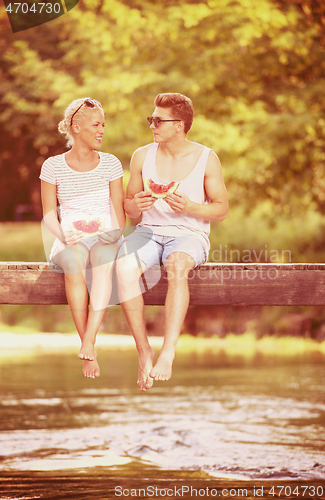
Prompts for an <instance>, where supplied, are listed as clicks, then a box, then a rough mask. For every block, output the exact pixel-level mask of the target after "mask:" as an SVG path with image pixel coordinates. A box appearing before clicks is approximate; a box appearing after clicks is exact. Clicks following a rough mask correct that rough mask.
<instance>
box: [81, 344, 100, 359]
mask: <svg viewBox="0 0 325 500" xmlns="http://www.w3.org/2000/svg"><path fill="white" fill-rule="evenodd" d="M78 358H79V359H88V360H89V361H93V360H94V359H96V353H95V347H94V344H93V343H92V342H87V341H85V340H84V341H83V342H82V344H81V348H80V351H79V353H78Z"/></svg>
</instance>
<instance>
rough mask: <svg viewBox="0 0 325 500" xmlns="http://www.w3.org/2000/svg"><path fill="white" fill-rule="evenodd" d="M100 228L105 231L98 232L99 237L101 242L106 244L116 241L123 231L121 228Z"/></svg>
mask: <svg viewBox="0 0 325 500" xmlns="http://www.w3.org/2000/svg"><path fill="white" fill-rule="evenodd" d="M100 229H101V230H102V231H103V232H102V233H99V234H98V239H99V241H100V242H101V243H104V244H106V245H111V244H112V243H116V242H117V241H118V240H119V239H120V238H121V236H122V231H121V230H120V229H105V228H100Z"/></svg>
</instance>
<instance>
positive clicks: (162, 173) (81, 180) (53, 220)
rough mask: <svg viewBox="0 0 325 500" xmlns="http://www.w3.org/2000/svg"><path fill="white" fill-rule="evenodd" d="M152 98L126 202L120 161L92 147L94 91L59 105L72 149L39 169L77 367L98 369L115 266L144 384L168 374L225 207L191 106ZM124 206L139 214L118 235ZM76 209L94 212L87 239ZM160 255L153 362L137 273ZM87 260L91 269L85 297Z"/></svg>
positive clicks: (99, 114) (215, 166) (181, 99)
mask: <svg viewBox="0 0 325 500" xmlns="http://www.w3.org/2000/svg"><path fill="white" fill-rule="evenodd" d="M154 104H155V110H154V112H153V115H152V116H151V117H148V123H149V125H150V128H151V130H152V133H153V139H154V142H153V143H152V144H149V145H147V146H144V147H142V148H140V149H138V150H137V151H135V153H134V154H133V156H132V159H131V165H130V180H129V183H128V186H127V191H126V197H125V200H124V201H123V198H124V196H123V187H122V176H123V171H122V167H121V163H120V162H119V160H118V159H117V158H116V157H115V156H113V155H111V154H108V153H102V152H98V151H97V149H98V148H99V146H100V144H101V141H102V137H103V134H104V125H105V118H104V113H103V110H102V107H101V105H100V103H99V102H98V101H95V100H93V99H78V100H76V101H73V102H72V103H71V104H70V106H69V107H68V108H67V110H66V113H65V118H64V120H62V122H60V124H59V131H60V132H62V133H64V134H65V135H66V137H67V139H68V141H69V142H68V145H70V146H71V149H70V150H69V151H68V152H67V153H65V154H62V155H57V156H54V157H51V158H49V159H48V160H46V161H45V162H44V164H43V166H42V171H41V175H40V178H41V182H42V204H43V213H44V222H45V224H46V225H47V227H48V228H49V229H50V231H51V232H52V233H53V234H54V235H55V236H56V240H55V242H54V245H53V248H52V251H51V255H50V258H51V260H52V261H53V262H54V263H55V264H57V265H59V266H60V267H61V268H62V269H63V271H64V274H65V287H66V294H67V300H68V303H69V306H70V308H71V312H72V316H73V319H74V322H75V325H76V328H77V331H78V333H79V336H80V338H81V342H82V345H81V349H80V351H79V354H78V356H79V358H81V359H83V362H84V367H83V372H84V375H85V376H86V377H98V376H99V366H98V363H97V359H96V354H95V350H94V344H95V339H96V334H97V331H98V329H99V326H100V324H101V322H102V319H103V316H104V313H105V308H106V307H107V305H108V303H109V300H110V296H111V286H112V285H111V283H112V271H113V267H114V264H116V272H117V279H118V288H119V290H118V293H119V300H120V302H121V305H122V308H123V311H124V313H125V316H126V319H127V321H128V324H129V326H130V329H131V331H132V334H133V336H134V339H135V343H136V347H137V350H138V352H139V373H138V385H139V388H140V389H141V390H142V391H145V390H147V389H149V388H150V387H151V386H152V384H153V381H154V380H168V379H169V378H170V377H171V373H172V363H173V359H174V355H175V348H176V343H177V340H178V337H179V333H180V330H181V327H182V324H183V321H184V318H185V314H186V312H187V308H188V304H189V290H188V281H187V277H188V273H189V271H190V270H191V269H193V268H195V267H196V266H198V265H199V264H201V263H203V262H205V261H206V260H207V258H208V252H209V232H210V224H209V221H210V220H223V219H224V218H225V217H226V216H227V211H228V202H227V193H226V189H225V185H224V182H223V178H222V171H221V165H220V162H219V159H218V157H217V156H216V154H215V153H214V152H213V151H212V150H211V149H209V148H207V147H205V146H202V145H201V144H198V143H194V142H191V141H189V140H188V139H187V138H186V134H187V132H188V131H189V130H190V128H191V125H192V121H193V114H194V113H193V105H192V102H191V100H190V99H189V98H188V97H185V96H183V95H181V94H169V93H168V94H159V95H158V96H157V97H156V99H155V103H154ZM147 178H148V179H152V180H153V181H154V182H155V183H157V184H163V185H168V184H169V183H171V182H172V181H174V182H176V183H179V186H178V188H177V191H176V192H174V193H173V194H169V195H168V197H166V198H163V199H157V198H155V197H153V196H152V195H151V193H150V192H148V191H146V190H145V188H144V179H147ZM57 201H58V204H59V208H60V221H59V218H58V216H57ZM124 210H125V211H126V213H127V214H128V215H129V216H130V217H131V218H138V217H140V215H142V220H141V222H140V223H139V224H138V226H137V227H136V230H135V231H134V232H133V233H132V234H131V235H129V236H128V237H126V238H125V240H124V239H123V236H122V231H123V228H124V226H125V213H124ZM80 214H84V215H85V216H86V217H88V218H89V219H91V218H93V219H94V218H95V219H96V218H97V220H98V221H99V225H100V227H99V229H100V231H101V232H96V234H94V235H93V236H91V235H90V237H87V238H85V233H84V232H83V231H82V230H80V229H82V228H79V229H78V228H77V229H76V228H75V227H73V221H74V220H77V219H78V218H79V219H80ZM99 215H100V216H99ZM76 226H78V225H76ZM116 256H117V257H116ZM161 261H162V263H163V265H164V267H165V269H166V272H167V278H168V292H167V297H166V303H165V312H166V314H165V318H166V324H165V336H164V342H163V346H162V348H161V351H160V353H159V357H158V359H157V362H156V364H155V365H154V364H153V363H154V359H155V355H156V353H155V351H154V350H153V349H152V348H151V346H150V344H149V342H148V337H147V332H146V325H145V320H144V302H143V297H142V293H141V289H140V285H139V277H140V275H141V274H142V273H143V272H145V271H146V270H147V269H149V268H150V267H151V266H153V265H155V264H158V265H159V264H160V262H161ZM88 264H90V265H91V266H92V272H93V278H92V286H91V290H90V294H89V297H88V290H87V285H86V281H85V272H86V267H87V265H88Z"/></svg>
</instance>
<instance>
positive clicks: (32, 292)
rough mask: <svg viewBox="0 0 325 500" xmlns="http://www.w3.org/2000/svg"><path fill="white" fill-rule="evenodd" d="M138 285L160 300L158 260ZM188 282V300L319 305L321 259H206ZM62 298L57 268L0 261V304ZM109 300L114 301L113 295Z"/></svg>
mask: <svg viewBox="0 0 325 500" xmlns="http://www.w3.org/2000/svg"><path fill="white" fill-rule="evenodd" d="M115 288H116V287H115ZM144 288H145V289H146V290H147V291H146V292H145V293H144V300H145V304H147V305H163V304H164V302H165V296H166V291H167V277H166V273H165V271H163V269H162V268H160V267H158V266H157V267H154V268H152V269H150V270H149V271H147V272H146V273H145V284H144ZM189 288H190V304H191V305H238V306H246V305H269V306H292V305H325V264H297V263H290V264H275V263H257V264H254V263H252V264H251V263H250V264H243V263H207V264H204V265H201V266H199V267H198V268H197V269H196V270H194V271H192V272H191V273H190V275H189ZM114 300H115V302H114ZM66 303H67V301H66V296H65V288H64V276H63V273H62V272H59V268H52V267H50V266H49V264H48V263H45V262H0V304H35V305H36V304H39V305H42V304H66ZM112 303H115V304H116V303H118V300H117V299H116V297H115V298H113V302H112Z"/></svg>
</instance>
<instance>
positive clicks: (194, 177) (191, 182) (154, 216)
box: [139, 143, 211, 251]
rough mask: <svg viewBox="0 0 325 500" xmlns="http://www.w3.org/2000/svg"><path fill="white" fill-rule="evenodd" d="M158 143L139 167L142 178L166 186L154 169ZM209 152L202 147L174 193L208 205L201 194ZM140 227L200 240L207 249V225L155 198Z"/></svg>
mask: <svg viewBox="0 0 325 500" xmlns="http://www.w3.org/2000/svg"><path fill="white" fill-rule="evenodd" d="M157 150H158V143H153V144H152V145H151V146H150V148H149V150H148V153H147V156H146V158H145V160H144V163H143V167H142V178H143V179H145V178H149V179H152V180H153V181H154V182H155V183H156V184H165V185H167V184H168V183H167V182H165V181H163V180H162V179H160V177H159V176H158V174H157V169H156V156H157ZM210 151H211V149H209V148H207V147H205V146H203V150H202V153H201V156H200V158H199V159H198V161H197V163H196V165H195V167H194V168H193V170H192V171H191V172H190V173H189V174H188V175H187V177H185V179H183V180H182V181H181V182H180V184H179V186H178V188H177V191H179V192H180V193H184V194H186V195H187V196H188V197H189V199H190V200H191V201H194V202H195V203H200V204H203V203H208V202H209V201H208V200H207V199H206V196H205V191H204V175H205V169H206V164H207V160H208V156H209V154H210ZM139 226H145V227H150V228H151V229H152V231H153V233H155V234H159V235H162V236H185V235H187V234H188V235H192V236H197V237H198V238H200V239H202V241H203V242H204V243H205V244H206V245H207V246H206V248H207V251H208V250H209V248H210V242H209V234H210V222H209V221H207V220H204V219H201V218H199V217H194V216H193V215H189V214H176V213H175V212H174V211H173V210H172V209H171V208H170V206H169V205H168V204H167V203H166V202H165V201H164V200H162V199H158V200H157V201H156V202H155V204H154V205H153V207H152V208H151V209H150V210H147V211H146V212H143V214H142V221H141V222H140V224H139Z"/></svg>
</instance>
